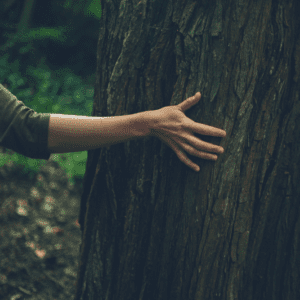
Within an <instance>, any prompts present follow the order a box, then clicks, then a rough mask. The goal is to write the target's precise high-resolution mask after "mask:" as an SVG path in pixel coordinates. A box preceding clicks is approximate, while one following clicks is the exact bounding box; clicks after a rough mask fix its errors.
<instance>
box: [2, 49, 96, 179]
mask: <svg viewBox="0 0 300 300" xmlns="http://www.w3.org/2000/svg"><path fill="white" fill-rule="evenodd" d="M8 59H9V54H5V55H3V56H2V57H0V69H1V72H0V83H2V84H3V82H4V81H5V82H8V85H9V87H8V89H9V91H10V92H11V93H12V94H14V95H15V96H16V97H17V98H18V100H20V101H22V102H24V104H25V105H26V106H28V107H30V108H31V109H33V110H34V111H36V112H37V113H53V114H68V115H82V116H90V115H91V112H92V108H93V95H94V88H93V87H91V86H90V85H88V84H87V83H85V82H84V81H83V80H82V79H81V78H80V77H78V76H76V75H75V74H73V73H72V71H71V70H70V69H68V68H65V69H59V70H58V71H57V70H56V71H53V70H51V69H50V68H49V67H48V66H47V65H46V64H43V63H42V64H39V67H38V68H36V67H32V66H28V67H27V69H26V75H25V76H22V75H21V73H20V71H19V69H20V66H19V60H18V59H16V60H15V61H13V62H12V63H11V62H10V63H8ZM33 86H34V88H33ZM52 156H53V160H54V161H57V163H58V164H59V165H60V167H61V168H62V169H63V170H65V172H66V173H67V175H68V177H69V179H70V181H71V182H73V183H74V182H75V181H74V179H75V177H77V178H78V179H82V178H83V176H84V173H85V168H86V160H87V151H81V152H72V153H63V154H52ZM7 163H13V164H16V165H17V166H18V169H20V170H21V172H22V173H23V175H27V176H29V177H31V178H32V177H33V176H34V175H35V174H37V173H38V172H39V170H40V168H41V167H42V166H43V165H45V164H46V160H42V159H32V158H29V157H25V156H23V155H21V154H19V153H14V154H13V155H11V154H6V153H4V154H0V167H2V166H4V165H5V164H7Z"/></svg>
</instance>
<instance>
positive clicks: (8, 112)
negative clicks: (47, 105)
mask: <svg viewBox="0 0 300 300" xmlns="http://www.w3.org/2000/svg"><path fill="white" fill-rule="evenodd" d="M49 121H50V114H48V113H47V114H44V113H36V112H35V111H34V110H33V109H31V108H29V107H27V106H25V104H24V103H23V102H22V101H19V100H18V99H17V97H16V96H14V95H13V94H12V93H11V92H10V91H8V90H7V89H6V88H5V87H4V86H3V85H2V84H0V146H2V147H4V148H7V149H11V150H13V151H15V152H17V153H20V154H22V155H24V156H27V157H30V158H36V159H45V160H48V159H49V157H50V152H49V150H48V129H49Z"/></svg>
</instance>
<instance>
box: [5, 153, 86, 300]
mask: <svg viewBox="0 0 300 300" xmlns="http://www.w3.org/2000/svg"><path fill="white" fill-rule="evenodd" d="M9 151H11V150H6V153H7V152H9ZM0 152H1V151H0ZM11 152H12V153H13V151H11ZM0 155H1V154H0ZM81 194H82V182H76V184H75V185H72V184H71V182H70V180H69V179H68V177H67V176H66V174H65V172H64V171H63V170H62V169H61V168H60V167H59V165H58V164H57V163H56V162H55V161H53V160H51V156H50V159H49V160H48V161H47V164H46V165H44V166H43V167H42V168H41V170H40V172H39V173H38V174H37V175H36V176H34V178H33V179H30V178H29V177H28V176H27V177H25V178H24V175H23V176H22V173H21V172H20V169H19V168H18V167H17V166H16V165H14V164H7V165H5V166H3V167H0V299H2V300H15V299H31V300H48V299H49V300H60V299H64V300H66V299H68V300H69V299H73V297H74V294H75V290H76V286H75V284H76V280H77V271H78V263H79V254H80V245H81V230H80V225H79V223H78V218H79V210H80V199H81Z"/></svg>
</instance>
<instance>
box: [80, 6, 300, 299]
mask: <svg viewBox="0 0 300 300" xmlns="http://www.w3.org/2000/svg"><path fill="white" fill-rule="evenodd" d="M299 13H300V2H299V1H298V0H282V1H281V0H273V1H272V0H255V1H252V0H244V1H243V0H231V1H229V0H228V1H225V0H224V1H221V0H215V1H209V0H206V1H204V0H203V1H191V0H186V1H183V0H164V1H161V0H153V1H144V0H143V1H139V0H123V1H121V0H110V1H102V18H101V20H100V25H101V26H100V35H99V41H98V53H97V74H96V83H95V96H94V109H93V114H92V115H93V116H113V115H124V114H132V113H136V112H140V111H145V110H154V109H159V108H161V107H163V106H167V105H175V104H178V103H181V102H182V101H183V100H185V99H186V98H188V97H190V96H192V95H194V94H195V93H196V92H198V91H200V92H201V94H202V98H201V100H200V101H199V103H198V104H197V105H196V106H194V107H193V108H192V109H190V111H188V112H187V114H186V115H187V116H188V117H190V118H191V119H192V120H194V121H196V122H199V123H204V124H208V125H211V126H214V127H218V128H222V129H224V130H226V132H227V137H226V138H225V139H222V140H221V138H216V137H205V136H201V138H202V139H203V140H205V141H208V142H212V143H214V144H220V145H221V146H223V147H224V149H225V153H224V154H223V155H220V156H219V159H218V160H217V161H216V162H212V161H208V160H201V159H200V158H196V157H194V156H190V158H191V159H192V160H193V161H194V162H195V163H197V164H199V166H200V168H201V170H200V172H199V173H195V172H194V171H193V170H191V169H189V168H188V167H187V166H185V165H184V164H183V163H182V162H181V161H180V160H179V159H178V157H177V156H176V154H175V153H174V152H173V150H172V149H170V148H168V147H167V146H165V145H164V144H162V143H161V142H160V140H159V139H157V138H153V137H150V138H145V139H141V140H135V141H130V142H128V143H122V144H117V145H113V146H110V147H107V148H102V149H97V150H93V151H89V154H88V161H87V169H86V174H85V181H84V192H83V194H82V200H81V201H82V202H81V212H80V213H81V217H80V223H81V226H82V230H83V241H82V245H81V257H80V260H81V263H80V267H79V272H78V279H77V292H76V296H75V299H77V300H79V299H80V300H81V299H82V300H83V299H84V300H87V299H89V300H90V299H101V300H102V299H103V300H104V299H106V300H125V299H126V300H135V299H136V300H154V299H155V300H165V299H172V300H187V299H193V300H200V299H201V300H204V299H209V300H221V299H222V300H223V299H228V300H234V299H243V300H258V299H272V300H279V299H291V300H292V299H300V287H299V283H300V239H299V237H300V218H299V213H300V207H299V206H300V184H299V182H300V171H299V167H300V100H299V87H300V83H299V82H300V78H299V74H300V35H299V32H300V27H299V24H300V23H299V20H300V18H299Z"/></svg>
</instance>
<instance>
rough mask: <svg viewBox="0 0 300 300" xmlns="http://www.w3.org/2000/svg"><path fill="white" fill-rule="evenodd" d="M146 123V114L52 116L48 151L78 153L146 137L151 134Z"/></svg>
mask: <svg viewBox="0 0 300 300" xmlns="http://www.w3.org/2000/svg"><path fill="white" fill-rule="evenodd" d="M148 113H149V112H148ZM146 120H147V112H141V113H137V114H132V115H125V116H115V117H105V118H103V117H86V116H76V115H61V114H51V115H50V122H49V132H48V149H49V151H50V153H66V152H78V151H85V150H91V149H97V148H100V147H104V146H109V145H113V144H117V143H121V142H126V141H129V140H132V139H136V138H139V137H145V136H147V135H149V132H150V130H149V129H148V126H147V124H146Z"/></svg>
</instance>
